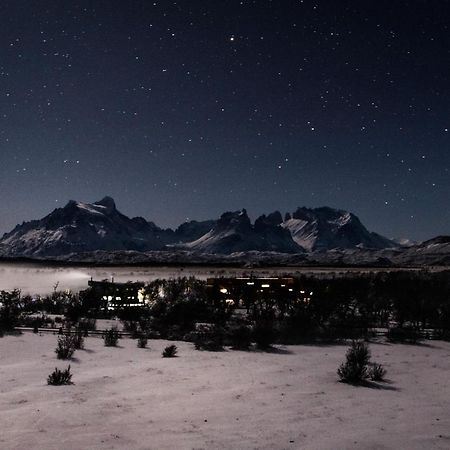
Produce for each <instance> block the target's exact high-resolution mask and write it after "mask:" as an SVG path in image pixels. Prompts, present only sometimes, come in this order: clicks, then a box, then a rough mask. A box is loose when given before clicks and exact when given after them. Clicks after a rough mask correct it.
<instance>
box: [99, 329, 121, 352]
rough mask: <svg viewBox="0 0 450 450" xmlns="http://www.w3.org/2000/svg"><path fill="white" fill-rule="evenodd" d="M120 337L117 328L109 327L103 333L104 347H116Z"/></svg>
mask: <svg viewBox="0 0 450 450" xmlns="http://www.w3.org/2000/svg"><path fill="white" fill-rule="evenodd" d="M119 339H120V333H119V330H118V329H117V328H114V327H113V328H110V329H109V330H106V331H105V332H104V333H103V341H104V343H105V347H117V343H118V342H119Z"/></svg>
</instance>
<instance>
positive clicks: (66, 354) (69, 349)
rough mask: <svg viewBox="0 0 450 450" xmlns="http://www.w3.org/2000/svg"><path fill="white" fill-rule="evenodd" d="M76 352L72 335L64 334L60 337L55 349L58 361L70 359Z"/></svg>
mask: <svg viewBox="0 0 450 450" xmlns="http://www.w3.org/2000/svg"><path fill="white" fill-rule="evenodd" d="M75 350H76V348H75V342H74V339H73V336H71V335H70V334H64V335H62V336H59V337H58V345H57V346H56V349H55V353H56V356H57V357H58V359H70V358H71V357H72V355H73V354H74V352H75Z"/></svg>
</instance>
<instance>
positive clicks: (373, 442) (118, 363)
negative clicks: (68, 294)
mask: <svg viewBox="0 0 450 450" xmlns="http://www.w3.org/2000/svg"><path fill="white" fill-rule="evenodd" d="M56 339H57V337H56V336H51V335H44V336H38V335H34V334H32V333H29V334H23V335H21V336H18V337H11V336H6V337H4V338H1V339H0V411H1V420H0V422H1V429H0V448H1V449H8V450H14V449H17V450H19V449H20V450H22V449H27V448H33V449H45V450H52V449H57V450H60V449H65V450H69V449H127V450H133V449H158V450H160V449H333V450H335V449H410V450H412V449H448V448H450V383H449V382H448V380H449V373H450V343H446V342H439V341H436V342H429V343H427V344H426V345H423V346H411V345H391V344H385V343H380V344H372V345H371V350H372V354H373V359H374V360H376V361H379V362H382V363H384V364H385V366H386V367H387V370H388V378H389V380H390V381H389V383H385V384H382V385H381V384H380V385H379V386H378V387H355V386H349V385H346V384H342V383H339V382H338V381H337V378H336V368H337V366H338V365H339V363H340V362H341V361H342V360H343V359H344V355H345V351H346V348H347V346H343V345H337V346H307V345H305V346H289V347H282V348H279V349H278V350H277V351H274V352H272V353H262V352H241V351H231V350H229V351H224V352H218V353H212V352H199V351H196V350H194V349H193V346H192V344H189V343H184V342H179V343H178V342H177V343H176V344H177V345H178V347H179V357H178V358H174V359H164V358H162V357H161V351H162V349H163V348H164V347H165V346H166V345H167V341H162V340H161V341H149V346H150V348H149V349H139V348H137V347H136V342H135V341H133V340H128V339H123V340H121V341H120V344H119V345H120V347H118V348H106V347H104V346H103V341H102V340H101V339H99V338H94V337H91V338H87V339H86V350H79V351H77V352H76V353H75V359H74V360H73V361H72V362H71V366H72V372H73V374H74V375H73V381H74V383H75V384H73V385H71V386H60V387H56V386H47V384H46V378H47V375H48V374H49V373H50V372H51V371H52V370H53V369H54V368H55V366H58V367H59V368H63V367H66V366H67V362H64V361H59V360H57V359H56V356H55V353H54V348H55V345H56Z"/></svg>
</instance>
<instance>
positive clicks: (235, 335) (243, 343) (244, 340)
mask: <svg viewBox="0 0 450 450" xmlns="http://www.w3.org/2000/svg"><path fill="white" fill-rule="evenodd" d="M229 337H230V341H231V346H232V347H233V348H234V349H235V350H248V349H249V348H250V346H251V345H252V330H251V329H250V328H249V327H248V326H246V325H239V326H237V327H234V328H232V329H231V330H230V333H229Z"/></svg>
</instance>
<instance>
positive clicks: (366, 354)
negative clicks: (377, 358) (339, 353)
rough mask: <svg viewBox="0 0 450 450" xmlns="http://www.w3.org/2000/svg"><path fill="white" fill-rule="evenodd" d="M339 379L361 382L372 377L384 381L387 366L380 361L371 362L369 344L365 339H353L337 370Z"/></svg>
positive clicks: (346, 381)
mask: <svg viewBox="0 0 450 450" xmlns="http://www.w3.org/2000/svg"><path fill="white" fill-rule="evenodd" d="M337 373H338V376H339V379H340V380H341V381H343V382H344V383H353V384H357V383H361V382H363V381H364V380H367V379H368V378H370V379H371V380H373V381H382V380H383V379H384V377H385V375H386V370H385V368H384V367H383V366H382V365H381V364H378V363H370V350H369V346H368V344H367V343H366V342H364V341H353V342H352V345H351V346H350V348H349V349H348V350H347V353H346V355H345V362H343V363H342V364H341V365H340V366H339V368H338V370H337Z"/></svg>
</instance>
